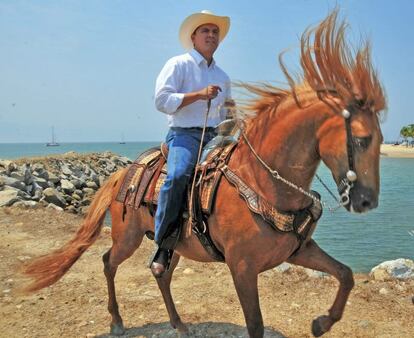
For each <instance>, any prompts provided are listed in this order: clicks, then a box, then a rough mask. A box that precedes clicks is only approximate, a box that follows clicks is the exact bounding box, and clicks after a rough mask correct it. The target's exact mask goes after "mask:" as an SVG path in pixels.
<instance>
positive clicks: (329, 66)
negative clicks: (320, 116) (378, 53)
mask: <svg viewBox="0 0 414 338" xmlns="http://www.w3.org/2000/svg"><path fill="white" fill-rule="evenodd" d="M346 28H347V24H346V22H344V21H341V22H339V23H338V9H335V10H333V11H332V13H331V14H329V15H328V17H327V18H326V19H324V20H323V21H322V22H321V23H319V24H318V25H316V26H314V27H309V28H307V29H306V30H305V32H304V33H303V34H302V37H301V40H300V42H301V44H300V46H301V48H300V65H301V69H302V73H301V74H295V78H296V80H295V79H294V76H293V75H291V74H290V73H289V72H288V70H287V68H286V66H285V65H284V63H283V60H282V56H283V53H281V54H280V55H279V63H280V66H281V68H282V71H283V73H284V74H285V76H286V79H287V81H288V84H289V87H290V88H288V89H285V88H281V87H277V86H272V85H270V84H263V83H261V84H255V85H254V84H246V83H240V84H238V86H240V87H242V88H244V89H246V90H247V91H248V92H250V93H251V94H253V95H255V97H254V98H253V99H250V100H249V101H247V103H244V104H243V105H242V108H243V109H244V110H247V113H245V115H246V116H247V117H249V116H250V117H251V116H256V115H257V114H260V113H261V112H265V111H275V110H276V108H277V107H278V106H279V105H280V103H281V102H283V101H285V100H286V99H288V98H292V99H294V101H295V102H296V105H297V106H299V107H302V103H303V101H302V98H301V97H304V96H306V97H308V95H304V94H306V93H313V96H314V97H316V98H318V99H320V100H323V99H324V97H326V96H327V95H331V96H334V97H336V98H337V99H339V100H340V101H341V102H342V103H343V104H344V106H348V105H351V104H357V105H358V107H361V108H364V109H368V110H370V111H371V112H374V113H379V112H380V111H382V110H384V109H385V108H386V99H385V95H384V91H383V89H382V86H381V84H380V82H379V80H378V76H377V73H376V71H375V70H374V69H373V67H372V64H371V53H370V52H371V48H370V44H369V42H368V41H366V42H364V43H363V45H362V47H360V48H359V49H356V51H355V52H352V51H351V48H350V47H349V46H348V45H347V43H346V40H345V31H346Z"/></svg>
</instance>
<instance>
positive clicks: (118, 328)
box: [111, 323, 125, 336]
mask: <svg viewBox="0 0 414 338" xmlns="http://www.w3.org/2000/svg"><path fill="white" fill-rule="evenodd" d="M124 333H125V328H124V324H122V323H120V324H111V335H113V336H122V335H123V334H124Z"/></svg>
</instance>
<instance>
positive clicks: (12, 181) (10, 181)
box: [0, 176, 26, 191]
mask: <svg viewBox="0 0 414 338" xmlns="http://www.w3.org/2000/svg"><path fill="white" fill-rule="evenodd" d="M0 181H1V182H2V185H8V186H9V187H13V188H17V189H19V190H22V191H26V185H25V184H24V183H23V182H22V181H20V180H18V179H16V178H13V177H9V176H0Z"/></svg>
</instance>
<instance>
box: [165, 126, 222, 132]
mask: <svg viewBox="0 0 414 338" xmlns="http://www.w3.org/2000/svg"><path fill="white" fill-rule="evenodd" d="M173 128H177V127H173ZM178 128H180V129H184V130H189V131H191V130H193V131H203V127H189V128H183V127H178ZM215 129H216V128H215V127H206V132H207V133H210V132H213V131H214V130H215Z"/></svg>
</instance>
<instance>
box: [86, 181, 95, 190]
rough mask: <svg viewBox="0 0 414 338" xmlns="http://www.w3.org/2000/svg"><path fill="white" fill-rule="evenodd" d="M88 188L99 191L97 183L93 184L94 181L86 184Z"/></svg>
mask: <svg viewBox="0 0 414 338" xmlns="http://www.w3.org/2000/svg"><path fill="white" fill-rule="evenodd" d="M86 186H87V187H88V188H92V189H94V190H97V189H98V185H97V184H96V183H95V182H92V181H89V182H86Z"/></svg>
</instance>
